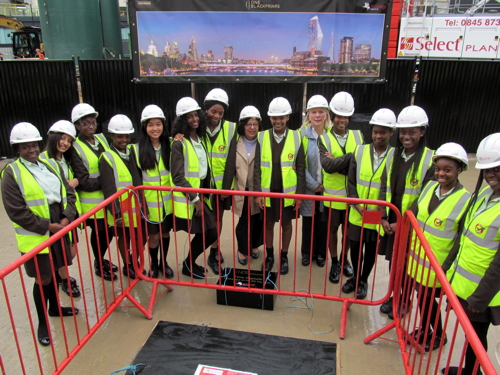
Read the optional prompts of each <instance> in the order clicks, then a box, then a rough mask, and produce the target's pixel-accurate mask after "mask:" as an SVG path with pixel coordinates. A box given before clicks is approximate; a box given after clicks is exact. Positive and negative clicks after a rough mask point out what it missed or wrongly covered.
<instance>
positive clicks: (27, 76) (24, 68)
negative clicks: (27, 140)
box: [0, 61, 78, 156]
mask: <svg viewBox="0 0 500 375" xmlns="http://www.w3.org/2000/svg"><path fill="white" fill-rule="evenodd" d="M76 103H78V89H77V83H76V75H75V67H74V62H73V61H3V62H1V63H0V108H1V111H0V115H1V118H0V156H12V154H13V152H12V149H11V147H10V144H9V137H10V131H11V129H12V127H13V126H14V125H15V124H17V123H19V122H30V123H32V124H33V125H35V126H36V127H37V128H38V129H39V130H40V134H41V135H42V137H44V138H46V134H47V131H48V129H49V128H50V126H51V125H52V124H53V123H54V122H56V121H58V120H70V114H71V109H72V107H73V106H74V105H75V104H76Z"/></svg>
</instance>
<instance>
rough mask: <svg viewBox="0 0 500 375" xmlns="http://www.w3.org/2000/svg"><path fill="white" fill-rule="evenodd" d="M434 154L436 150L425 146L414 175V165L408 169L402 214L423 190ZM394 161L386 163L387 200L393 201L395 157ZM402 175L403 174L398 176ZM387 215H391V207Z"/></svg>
mask: <svg viewBox="0 0 500 375" xmlns="http://www.w3.org/2000/svg"><path fill="white" fill-rule="evenodd" d="M392 152H401V150H397V151H396V150H395V149H393V150H392ZM433 156H434V150H430V149H428V148H427V147H424V150H423V152H422V157H421V158H420V163H419V164H418V170H417V173H416V174H415V178H412V176H413V166H412V167H411V169H410V170H409V171H408V173H407V174H406V176H405V191H404V195H403V199H402V203H401V214H403V213H404V212H405V211H406V210H408V209H409V208H410V206H411V205H412V204H413V202H415V200H416V199H417V198H418V195H419V194H420V191H421V190H422V182H423V181H424V178H425V175H426V174H427V171H428V170H429V168H430V167H431V166H432V164H433V161H432V157H433ZM391 160H392V162H391V163H387V164H386V165H385V168H386V172H387V191H386V199H385V200H386V201H387V202H392V189H391V175H392V165H393V164H394V158H391ZM396 173H397V172H396ZM398 177H401V176H398ZM387 215H389V208H387Z"/></svg>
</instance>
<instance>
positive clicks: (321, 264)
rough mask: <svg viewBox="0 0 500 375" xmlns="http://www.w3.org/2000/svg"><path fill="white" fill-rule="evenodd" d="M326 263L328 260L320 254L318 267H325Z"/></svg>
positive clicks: (317, 258)
mask: <svg viewBox="0 0 500 375" xmlns="http://www.w3.org/2000/svg"><path fill="white" fill-rule="evenodd" d="M325 263H326V260H325V258H323V257H322V256H321V255H318V256H317V257H316V264H317V265H318V267H324V266H325Z"/></svg>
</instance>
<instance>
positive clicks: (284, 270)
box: [280, 252, 288, 275]
mask: <svg viewBox="0 0 500 375" xmlns="http://www.w3.org/2000/svg"><path fill="white" fill-rule="evenodd" d="M280 268H281V272H280V275H286V274H287V273H288V253H284V252H281V267H280Z"/></svg>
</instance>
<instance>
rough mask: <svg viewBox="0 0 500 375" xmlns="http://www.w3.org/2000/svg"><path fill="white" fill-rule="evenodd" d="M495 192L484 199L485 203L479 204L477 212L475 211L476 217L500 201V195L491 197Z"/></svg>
mask: <svg viewBox="0 0 500 375" xmlns="http://www.w3.org/2000/svg"><path fill="white" fill-rule="evenodd" d="M493 193H494V192H491V194H490V195H488V196H487V197H486V198H485V199H484V200H483V203H481V205H480V206H479V208H478V209H477V211H476V212H474V217H476V216H477V215H479V214H480V213H482V212H483V211H486V210H487V209H488V208H491V207H493V206H494V205H495V204H497V203H498V202H500V197H498V198H495V199H491V196H492V195H493Z"/></svg>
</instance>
